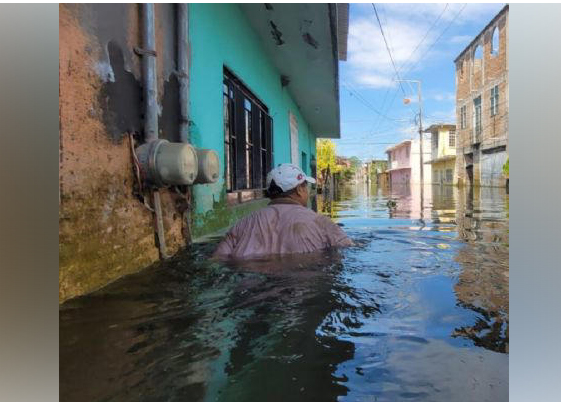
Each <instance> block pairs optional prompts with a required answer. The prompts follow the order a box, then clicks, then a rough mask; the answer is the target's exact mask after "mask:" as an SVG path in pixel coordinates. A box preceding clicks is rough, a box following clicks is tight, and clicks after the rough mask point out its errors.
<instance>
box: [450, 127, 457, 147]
mask: <svg viewBox="0 0 561 402" xmlns="http://www.w3.org/2000/svg"><path fill="white" fill-rule="evenodd" d="M448 146H449V147H450V148H455V147H456V131H455V130H450V132H449V133H448Z"/></svg>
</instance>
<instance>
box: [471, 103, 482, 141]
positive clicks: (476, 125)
mask: <svg viewBox="0 0 561 402" xmlns="http://www.w3.org/2000/svg"><path fill="white" fill-rule="evenodd" d="M473 109H474V113H473V134H474V142H479V141H480V139H481V138H480V136H481V96H478V97H477V98H475V99H474V100H473Z"/></svg>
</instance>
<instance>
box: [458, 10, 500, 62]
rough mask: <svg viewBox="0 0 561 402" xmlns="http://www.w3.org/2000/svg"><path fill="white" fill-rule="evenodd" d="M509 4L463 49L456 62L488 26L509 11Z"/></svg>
mask: <svg viewBox="0 0 561 402" xmlns="http://www.w3.org/2000/svg"><path fill="white" fill-rule="evenodd" d="M508 6H509V5H508V3H507V5H506V6H504V7H503V8H502V9H501V11H499V12H498V13H497V15H495V16H494V17H493V19H492V20H491V21H490V22H489V23H488V24H487V25H485V27H484V28H483V29H482V30H481V31H480V32H479V33H478V34H477V36H476V37H475V38H473V40H472V41H471V42H470V43H469V45H467V46H466V47H465V48H464V50H462V51H461V52H460V54H459V55H458V57H456V58H455V59H454V63H457V62H458V60H460V59H461V58H462V56H463V55H464V53H466V52H467V50H468V49H469V48H470V47H471V46H472V45H473V44H474V43H476V42H477V41H478V39H479V38H480V37H481V35H483V33H484V32H485V31H486V30H487V28H489V27H490V26H491V25H493V24H494V23H495V22H496V21H497V20H498V19H499V18H500V17H501V16H502V15H503V14H504V13H506V12H507V11H508V8H509V7H508Z"/></svg>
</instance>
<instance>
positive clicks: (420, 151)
mask: <svg viewBox="0 0 561 402" xmlns="http://www.w3.org/2000/svg"><path fill="white" fill-rule="evenodd" d="M396 81H403V82H414V83H416V84H417V95H418V96H419V148H420V149H419V164H420V165H421V166H420V168H421V170H420V173H421V221H423V209H424V202H423V201H424V200H423V192H424V184H425V181H424V169H423V167H424V165H423V162H424V161H423V150H424V148H423V98H422V96H421V81H420V80H396Z"/></svg>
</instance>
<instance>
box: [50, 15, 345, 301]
mask: <svg viewBox="0 0 561 402" xmlns="http://www.w3.org/2000/svg"><path fill="white" fill-rule="evenodd" d="M264 7H265V6H263V5H262V4H255V5H243V6H242V5H236V4H189V6H188V20H187V22H186V23H187V24H188V39H189V40H188V48H189V49H188V99H189V102H188V110H189V119H188V120H189V121H188V124H189V133H188V137H189V138H188V139H185V138H183V137H182V136H181V135H180V124H181V114H180V104H179V99H180V96H179V92H180V85H179V78H181V77H179V75H178V74H179V73H178V70H179V69H178V51H177V49H178V46H179V44H178V37H177V31H178V24H179V21H180V19H179V14H178V5H175V4H156V5H155V7H154V9H155V10H154V11H155V18H154V19H155V55H156V66H157V69H156V78H157V93H158V97H157V104H158V123H159V124H158V125H159V133H158V136H159V138H163V139H167V140H169V141H170V142H182V141H188V142H190V143H191V145H193V146H194V147H197V148H204V149H212V150H215V151H216V152H217V153H218V156H219V159H220V176H219V178H218V180H217V181H216V182H215V183H212V184H200V185H194V186H189V187H187V186H176V187H167V188H162V189H161V190H160V194H161V198H162V211H163V224H164V229H165V235H164V237H165V241H166V244H167V249H168V252H169V254H174V253H175V252H177V251H178V250H180V249H181V248H182V247H185V246H186V245H188V244H189V243H190V242H192V241H193V240H196V239H200V238H202V237H203V236H204V235H206V234H211V233H216V232H217V231H221V230H224V229H225V228H227V227H228V226H230V225H231V224H233V223H234V222H235V221H236V220H237V219H239V218H240V217H242V216H244V215H246V214H247V213H249V212H251V211H253V210H255V209H258V208H260V207H261V206H263V205H264V204H265V203H266V200H265V199H264V198H263V197H262V191H261V192H260V191H258V190H252V191H253V192H252V194H250V195H249V196H248V194H245V193H244V194H233V196H229V193H228V192H227V190H226V186H225V175H226V171H225V119H224V103H223V85H224V71H225V69H228V70H229V71H231V72H232V73H233V74H235V76H236V78H237V79H239V80H240V82H243V84H244V85H245V86H246V87H247V88H249V90H251V92H252V93H253V94H254V95H255V96H256V98H257V101H259V102H262V104H263V105H266V107H267V110H268V114H269V116H270V121H271V125H272V130H271V131H272V149H273V154H272V160H271V163H272V164H273V165H276V164H278V163H283V162H295V163H298V164H300V165H302V164H304V166H302V167H303V168H304V170H306V171H307V172H308V173H311V172H312V171H313V166H312V164H313V160H314V159H315V152H316V151H315V141H316V137H318V136H321V135H322V133H323V132H324V131H322V130H326V131H325V133H326V134H327V135H329V136H331V137H333V138H336V137H337V136H338V135H339V109H338V107H339V104H338V102H339V97H338V92H337V90H336V88H338V83H337V80H338V70H337V62H338V56H339V57H340V56H341V54H340V51H341V49H338V48H337V43H338V40H339V39H341V38H340V36H339V35H338V33H337V32H338V31H337V32H336V31H333V30H336V29H337V28H336V27H337V24H333V20H334V19H335V20H336V19H337V15H338V14H337V8H336V7H335V6H330V5H326V4H323V5H321V4H318V5H314V6H311V7H307V8H305V10H304V11H306V10H309V13H310V14H309V15H305V14H303V13H302V10H300V9H297V8H294V7H296V6H291V5H283V6H282V7H280V6H279V7H276V6H275V7H276V9H275V10H269V9H265V8H264ZM261 9H263V10H265V12H266V13H267V18H268V21H276V22H277V24H278V27H279V29H281V28H282V29H284V35H285V36H284V42H285V43H284V46H283V49H284V50H283V51H285V52H289V53H290V52H291V50H293V52H294V53H295V57H300V54H299V53H298V52H303V51H305V52H306V55H307V57H308V58H309V59H314V58H315V60H316V64H315V65H314V64H312V65H314V66H315V70H316V72H315V73H316V75H322V76H323V81H322V85H320V86H318V87H317V91H316V92H315V93H314V94H313V96H312V95H310V96H309V98H307V97H306V96H305V95H306V94H305V93H296V92H295V91H294V88H293V87H294V85H291V84H290V82H298V80H307V79H308V77H307V75H306V74H308V75H310V74H314V72H313V71H307V70H305V69H304V68H303V67H304V66H305V65H306V63H307V61H308V59H306V58H305V57H300V59H301V60H302V67H299V65H296V67H295V66H294V63H292V64H291V66H289V67H290V68H292V70H291V69H288V71H290V74H291V75H290V76H286V74H287V73H286V71H285V70H284V67H285V66H283V65H282V60H281V61H280V62H279V60H278V59H275V58H274V57H273V56H271V54H272V53H271V51H270V50H271V43H270V42H271V41H273V40H274V38H272V37H271V35H270V32H269V31H267V35H264V33H263V31H260V30H259V29H257V28H256V22H255V19H256V18H259V17H260V16H261V15H262V13H263V11H262V10H261ZM59 11H60V14H59V15H60V17H59V28H60V29H59V43H60V46H59V60H60V68H59V70H60V71H59V75H60V97H59V113H60V165H59V166H60V167H59V171H60V189H59V190H60V191H59V194H60V206H59V221H60V229H59V236H60V246H59V247H60V292H59V295H60V300H61V301H64V300H66V299H68V298H71V297H74V296H77V295H80V294H83V293H87V292H90V291H92V290H95V289H97V288H99V287H101V286H104V285H105V284H107V283H109V282H111V281H113V280H115V279H117V278H119V277H121V276H123V275H126V274H128V273H132V272H136V271H138V270H140V269H142V268H144V267H146V266H148V265H150V264H151V263H153V262H155V261H157V260H158V258H159V254H158V247H157V239H156V238H155V231H154V217H153V212H152V211H151V210H150V209H153V208H152V206H151V204H150V198H149V197H147V196H146V194H145V193H143V191H141V188H140V183H139V182H138V180H137V178H136V175H135V170H134V164H133V163H132V160H133V150H134V149H135V147H136V146H138V145H140V144H142V143H143V142H144V141H145V138H144V132H143V131H144V127H143V119H144V116H143V97H142V82H143V81H142V79H143V72H142V68H141V62H142V55H143V52H144V51H145V50H143V49H142V46H143V43H142V34H141V32H142V6H141V5H139V4H115V5H113V4H74V5H71V4H62V5H60V7H59ZM310 15H311V16H312V17H313V18H317V19H316V20H314V25H313V26H312V27H311V28H309V31H310V32H309V36H308V37H307V38H308V41H309V38H310V37H311V38H315V40H316V42H317V43H319V45H317V44H316V43H312V44H316V47H317V48H314V47H313V46H311V45H309V44H308V43H304V44H302V43H301V42H302V41H303V39H302V35H301V34H298V32H295V33H292V36H290V34H291V29H292V28H293V27H292V26H290V27H289V26H287V27H285V26H284V25H283V22H282V21H287V20H294V21H295V24H296V25H298V23H297V21H298V19H299V18H304V19H305V18H312V17H310ZM347 18H348V17H347ZM268 21H267V24H268V23H269V22H268ZM279 21H280V22H279ZM326 27H327V28H326ZM343 36H344V40H345V41H346V36H345V35H343ZM291 38H296V39H297V40H299V41H300V42H298V43H296V42H294V41H291V40H292V39H291ZM326 38H328V40H327V39H326ZM274 45H276V44H275V43H274ZM274 49H275V48H274V47H273V50H274ZM316 51H317V52H316ZM314 52H315V53H314ZM144 54H145V53H144ZM326 55H328V56H326ZM287 68H288V67H287ZM295 93H296V95H295ZM318 99H319V100H322V99H323V101H322V102H323V103H321V105H316V104H315V102H318ZM312 112H313V113H314V114H312ZM323 115H325V118H324V119H323V121H325V122H328V124H326V125H325V124H324V125H320V124H319V123H318V122H321V121H322V116H323ZM291 118H292V121H293V126H295V127H296V130H294V127H293V128H292V130H291V127H290V119H291ZM291 131H292V134H293V135H292V136H291ZM292 155H296V156H297V158H298V159H297V160H296V161H294V160H293V158H294V157H293V156H292ZM230 195H232V194H230ZM232 201H233V202H232Z"/></svg>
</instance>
